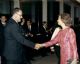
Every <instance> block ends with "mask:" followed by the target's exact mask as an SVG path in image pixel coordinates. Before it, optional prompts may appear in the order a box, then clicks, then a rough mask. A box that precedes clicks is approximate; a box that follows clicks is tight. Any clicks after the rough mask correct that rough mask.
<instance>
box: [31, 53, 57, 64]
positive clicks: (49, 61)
mask: <svg viewBox="0 0 80 64" xmlns="http://www.w3.org/2000/svg"><path fill="white" fill-rule="evenodd" d="M34 59H35V60H34V61H32V64H57V62H58V59H57V57H56V55H55V54H50V53H49V54H48V56H45V57H41V56H39V57H35V58H34Z"/></svg>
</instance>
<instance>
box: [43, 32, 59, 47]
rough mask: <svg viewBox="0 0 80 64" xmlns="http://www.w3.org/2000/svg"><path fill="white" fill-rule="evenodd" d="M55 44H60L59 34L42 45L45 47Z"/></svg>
mask: <svg viewBox="0 0 80 64" xmlns="http://www.w3.org/2000/svg"><path fill="white" fill-rule="evenodd" d="M56 43H60V32H59V33H58V34H57V35H56V37H55V38H54V39H52V40H50V41H48V42H45V43H43V44H44V45H45V47H49V46H52V45H54V44H56Z"/></svg>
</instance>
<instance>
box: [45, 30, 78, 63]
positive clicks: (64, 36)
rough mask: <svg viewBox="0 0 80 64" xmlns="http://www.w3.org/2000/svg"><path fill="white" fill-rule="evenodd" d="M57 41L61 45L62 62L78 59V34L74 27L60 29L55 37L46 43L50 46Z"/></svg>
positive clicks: (46, 45)
mask: <svg viewBox="0 0 80 64" xmlns="http://www.w3.org/2000/svg"><path fill="white" fill-rule="evenodd" d="M56 43H58V44H59V45H60V64H68V61H72V60H73V59H74V58H75V59H78V53H77V45H76V35H75V32H74V30H73V29H72V28H66V29H62V30H60V31H59V33H58V35H56V36H55V38H54V39H52V40H50V41H48V42H45V43H44V44H45V47H49V46H52V45H54V44H56Z"/></svg>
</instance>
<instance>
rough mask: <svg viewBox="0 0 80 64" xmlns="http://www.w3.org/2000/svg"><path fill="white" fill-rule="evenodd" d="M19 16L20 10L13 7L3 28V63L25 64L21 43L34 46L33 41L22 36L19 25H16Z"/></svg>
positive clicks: (20, 14)
mask: <svg viewBox="0 0 80 64" xmlns="http://www.w3.org/2000/svg"><path fill="white" fill-rule="evenodd" d="M21 18H22V10H21V9H19V8H15V9H14V11H13V15H12V17H11V18H10V20H9V21H8V22H7V24H6V27H5V29H4V36H5V45H4V52H3V56H4V57H5V59H6V62H4V64H26V63H27V60H26V62H25V61H24V60H25V55H24V51H23V45H25V46H28V47H31V48H36V46H35V44H34V43H33V42H30V41H29V40H26V39H25V38H24V33H23V31H22V29H21V27H20V25H18V22H20V21H21Z"/></svg>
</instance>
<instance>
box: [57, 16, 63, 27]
mask: <svg viewBox="0 0 80 64" xmlns="http://www.w3.org/2000/svg"><path fill="white" fill-rule="evenodd" d="M57 22H58V25H60V26H61V24H62V19H61V16H59V17H58V20H57Z"/></svg>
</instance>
